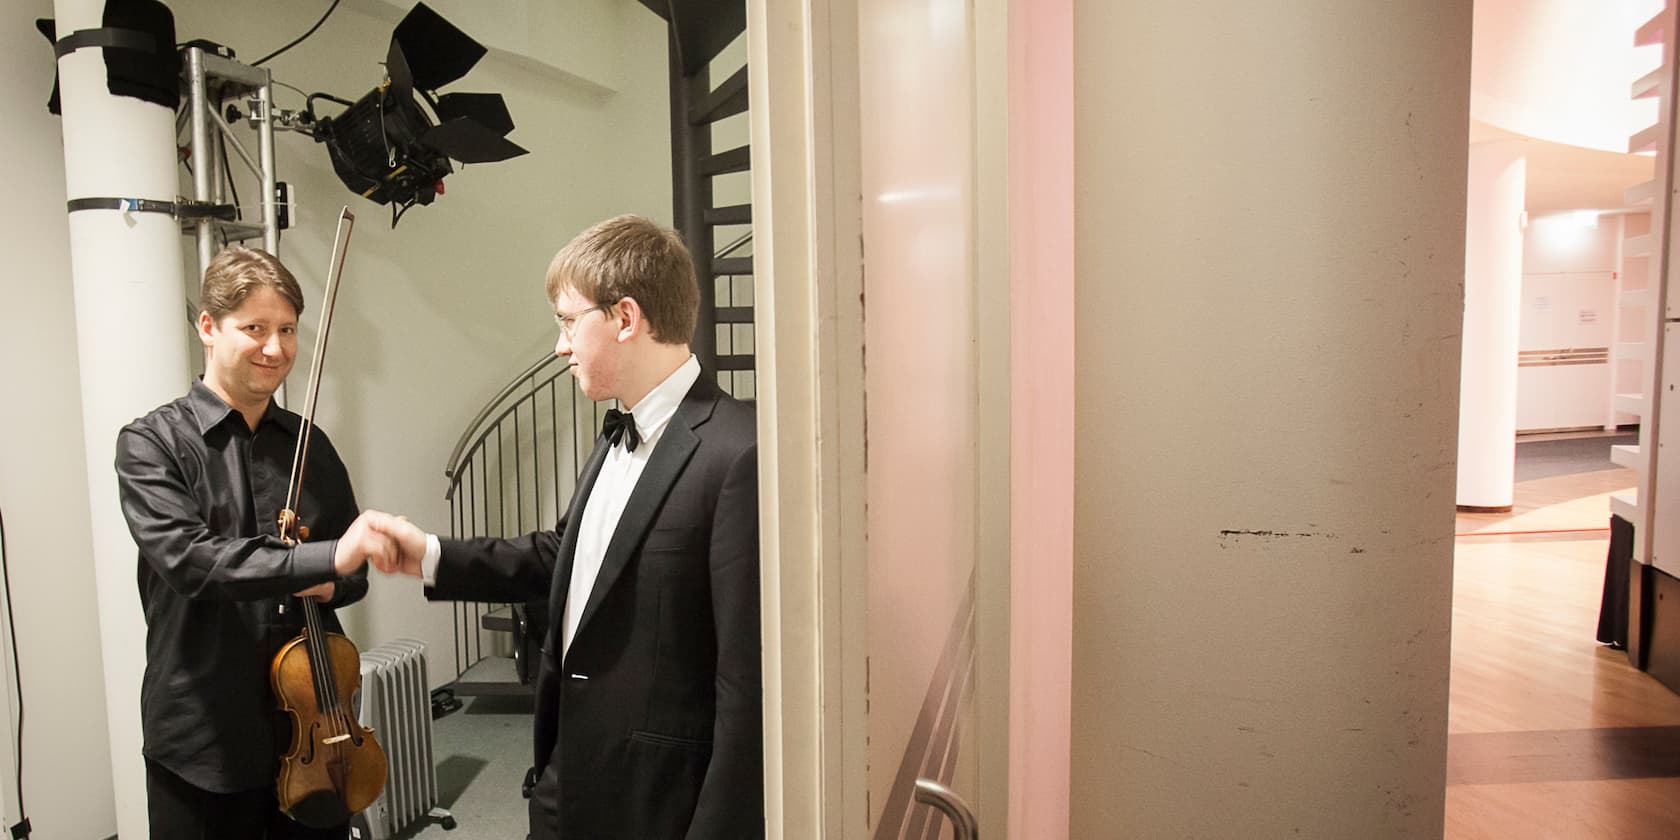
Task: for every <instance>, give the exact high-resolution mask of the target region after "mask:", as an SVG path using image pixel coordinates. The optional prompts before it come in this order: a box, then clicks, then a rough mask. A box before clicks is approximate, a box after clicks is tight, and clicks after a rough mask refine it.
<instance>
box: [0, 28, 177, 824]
mask: <svg viewBox="0 0 1680 840" xmlns="http://www.w3.org/2000/svg"><path fill="white" fill-rule="evenodd" d="M8 12H9V13H8V14H7V15H6V16H5V18H4V19H0V67H3V68H4V69H3V71H0V113H4V114H5V115H6V119H5V123H4V125H3V127H0V149H3V150H4V151H5V158H6V159H7V160H9V161H11V162H12V165H11V166H10V167H8V169H9V176H8V189H7V192H8V194H9V199H8V200H7V201H6V202H4V205H3V206H0V253H4V254H5V255H6V259H7V263H8V264H7V266H6V268H5V270H4V271H3V272H0V277H3V278H4V279H0V288H3V289H4V298H5V304H4V305H3V306H0V389H3V390H4V393H5V396H4V398H3V399H4V402H5V405H6V410H5V411H0V513H3V515H4V517H5V531H6V534H5V541H6V557H5V559H6V568H7V574H8V580H9V583H10V586H11V602H12V608H13V610H14V616H13V617H14V619H15V621H16V625H17V633H18V639H17V645H18V665H19V671H20V673H21V675H22V677H23V701H24V702H23V706H24V713H25V721H24V722H25V724H26V725H27V728H26V729H25V731H24V743H23V749H24V762H25V764H24V767H25V776H24V790H23V795H24V802H25V804H26V805H28V806H29V812H28V815H29V817H30V821H31V823H32V824H33V825H34V828H35V832H36V836H40V837H65V838H72V840H74V838H96V837H105V836H107V835H109V834H111V833H112V831H114V830H115V816H114V814H115V811H114V807H113V804H112V798H111V797H112V794H111V774H110V772H109V771H108V770H107V769H106V768H108V767H109V766H110V748H109V738H108V737H107V735H106V732H107V729H106V716H105V692H104V684H105V677H104V670H103V668H102V667H101V662H102V660H101V658H100V653H99V647H100V644H99V615H98V609H97V607H96V604H95V592H94V576H93V544H92V540H91V539H90V538H89V536H88V487H87V481H86V478H85V476H86V470H87V456H86V454H85V452H84V451H83V446H82V398H81V389H80V388H78V387H76V380H77V365H76V359H77V351H76V329H75V308H74V302H73V300H72V296H71V289H70V240H69V231H68V227H67V225H66V224H65V219H64V200H65V193H64V147H63V145H62V140H61V137H60V134H59V127H58V118H57V117H54V116H52V115H51V114H48V113H47V109H46V101H47V94H48V93H49V92H50V91H51V89H52V82H53V59H52V48H51V46H50V45H49V44H48V43H47V41H46V39H44V38H42V37H41V36H40V34H39V33H37V32H36V31H35V27H34V19H35V18H36V17H52V15H53V9H52V3H51V2H50V0H27V2H25V3H22V4H21V6H20V7H11V8H9V9H8ZM183 323H184V321H183ZM96 466H98V467H100V468H105V469H109V468H110V464H109V462H107V463H105V464H99V465H96ZM4 655H6V654H0V656H4ZM7 673H8V674H9V672H7ZM5 683H6V685H5V688H4V691H6V692H7V693H10V691H11V685H12V681H11V679H10V678H9V677H8V678H7V679H6V680H5ZM12 708H13V711H14V712H15V710H16V707H15V704H13V705H12ZM0 726H4V727H5V728H7V729H8V730H12V731H15V730H13V729H12V727H13V726H14V724H13V723H12V721H11V720H6V721H0ZM0 743H4V744H6V745H7V746H8V748H7V749H6V750H5V752H4V757H0V785H4V787H5V788H6V790H7V791H8V792H7V793H6V794H5V795H4V799H3V801H4V802H6V803H8V805H7V806H6V807H5V808H0V810H4V811H5V814H4V821H5V825H6V826H7V827H10V826H11V825H12V824H13V823H15V822H16V821H17V814H16V813H15V811H13V810H12V809H13V808H15V804H12V803H13V800H14V797H15V794H13V793H11V792H10V791H11V790H12V789H13V787H14V785H15V778H14V777H13V775H12V771H11V765H12V758H11V756H12V750H11V749H10V745H11V743H12V736H11V735H9V734H8V735H4V736H0Z"/></svg>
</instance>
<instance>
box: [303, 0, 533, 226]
mask: <svg viewBox="0 0 1680 840" xmlns="http://www.w3.org/2000/svg"><path fill="white" fill-rule="evenodd" d="M486 52H487V51H486V50H485V48H484V47H483V46H482V45H481V44H479V43H478V42H477V41H474V40H473V39H472V38H471V37H469V36H468V35H467V34H466V33H464V32H462V31H461V30H459V29H457V28H455V26H454V25H452V24H450V23H449V21H447V20H444V19H443V17H442V16H441V15H439V14H438V13H437V12H434V11H432V10H431V9H430V8H429V7H427V6H426V4H424V3H419V4H416V5H415V7H414V8H413V9H412V10H410V11H409V13H408V14H407V15H406V16H405V17H404V18H403V19H402V22H401V23H399V24H397V29H396V32H395V33H393V34H392V36H391V44H390V47H389V49H388V50H387V52H386V58H385V73H386V79H385V82H384V83H383V84H381V85H379V86H378V87H375V88H374V89H373V90H370V91H368V92H367V93H366V94H364V95H363V96H362V97H361V98H360V99H357V100H356V101H355V102H348V101H346V100H343V99H338V98H337V97H332V96H328V95H325V94H314V95H312V96H311V97H310V102H311V110H312V109H313V102H314V100H315V99H317V98H320V99H327V100H329V101H334V102H338V103H339V104H342V105H346V106H347V107H346V108H345V109H344V111H343V112H341V113H339V114H337V115H334V116H330V117H318V118H315V119H314V120H313V125H308V126H307V127H305V126H300V127H299V128H300V129H301V130H305V131H306V132H307V133H310V134H311V135H312V136H314V138H315V139H316V140H317V141H319V142H321V143H323V144H325V145H326V147H327V153H328V154H329V155H330V156H331V158H332V165H333V171H334V172H336V173H337V174H338V177H339V180H341V181H343V182H344V185H345V186H346V187H349V188H350V190H351V191H353V192H355V193H358V194H359V195H361V196H362V197H364V198H366V199H368V200H370V201H374V202H377V203H380V204H389V205H391V225H392V226H393V227H395V226H396V223H397V220H399V219H400V218H402V214H403V213H404V212H407V210H408V208H410V207H413V206H414V205H416V204H420V205H426V204H431V203H432V201H434V200H435V199H436V198H437V197H438V196H439V195H441V194H442V193H443V179H444V177H445V176H447V175H449V174H450V173H452V172H454V168H453V167H452V166H451V165H450V161H451V160H456V161H460V162H461V163H492V162H495V161H500V160H507V159H508V158H512V157H517V156H519V155H522V154H525V153H526V152H525V149H522V148H520V147H519V146H518V145H516V144H514V143H513V142H511V141H509V140H508V139H507V134H508V132H510V131H512V130H513V118H512V117H511V116H510V115H509V114H508V109H507V104H506V103H505V102H503V101H502V97H501V95H500V94H495V93H446V94H443V95H441V96H440V95H438V94H437V89H438V88H440V87H443V86H444V85H447V84H449V83H450V82H453V81H456V80H458V79H460V78H461V77H462V76H465V75H466V74H467V71H469V70H471V69H472V68H473V65H475V64H477V63H478V61H479V59H481V58H483V57H484V54H485V53H486ZM422 100H423V101H424V103H425V105H424V106H423V105H422V104H421V103H422ZM428 107H429V110H430V112H431V115H435V116H436V119H435V120H434V119H433V117H432V116H431V115H428V113H427V110H428ZM311 116H312V115H311Z"/></svg>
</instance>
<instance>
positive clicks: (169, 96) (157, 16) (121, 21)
mask: <svg viewBox="0 0 1680 840" xmlns="http://www.w3.org/2000/svg"><path fill="white" fill-rule="evenodd" d="M102 20H103V22H104V25H105V28H107V29H124V30H131V31H135V32H143V33H146V34H148V35H151V36H152V38H153V39H154V41H155V46H154V47H153V49H151V50H149V51H144V52H142V51H140V50H131V49H123V48H121V47H104V48H103V52H104V53H105V77H106V87H107V89H108V90H110V91H111V95H113V96H132V97H134V98H136V99H140V100H143V101H146V102H151V103H154V104H157V105H162V106H163V107H165V108H168V109H169V110H171V111H173V110H175V108H176V107H177V106H179V105H180V104H181V81H180V79H181V56H180V53H177V52H176V51H175V15H174V14H173V13H171V12H170V11H169V7H168V6H165V5H164V4H163V3H162V2H159V0H107V2H106V4H105V14H104V16H103V18H102ZM35 29H36V30H37V31H39V32H40V33H41V34H42V35H45V36H46V38H47V40H48V41H49V42H52V43H55V44H56V43H57V42H58V28H57V25H56V24H55V22H54V21H53V19H52V18H38V19H36V21H35ZM47 110H48V111H49V112H51V113H53V114H60V113H63V109H62V107H61V104H60V99H59V93H58V75H57V74H56V73H55V74H54V75H53V88H52V94H51V96H49V97H48V98H47Z"/></svg>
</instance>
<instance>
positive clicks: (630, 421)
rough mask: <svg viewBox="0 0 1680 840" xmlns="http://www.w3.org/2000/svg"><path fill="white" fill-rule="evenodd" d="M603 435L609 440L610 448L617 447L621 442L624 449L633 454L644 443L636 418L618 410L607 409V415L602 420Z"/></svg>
mask: <svg viewBox="0 0 1680 840" xmlns="http://www.w3.org/2000/svg"><path fill="white" fill-rule="evenodd" d="M601 434H602V435H605V436H606V438H607V445H608V446H616V445H617V444H618V442H619V441H623V442H624V448H625V449H628V450H630V451H631V452H635V451H636V447H637V446H638V445H640V444H641V442H642V433H641V432H638V431H636V418H634V417H631V416H630V412H628V411H619V410H618V409H616V408H609V409H607V415H606V416H605V417H603V418H601Z"/></svg>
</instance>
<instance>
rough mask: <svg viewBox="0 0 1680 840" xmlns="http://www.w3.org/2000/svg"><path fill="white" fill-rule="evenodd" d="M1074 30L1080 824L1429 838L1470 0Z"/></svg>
mask: <svg viewBox="0 0 1680 840" xmlns="http://www.w3.org/2000/svg"><path fill="white" fill-rule="evenodd" d="M1073 33H1074V35H1073V42H1074V43H1073V56H1074V126H1075V129H1074V132H1075V133H1074V137H1075V145H1074V150H1075V155H1074V167H1075V172H1076V173H1077V184H1078V187H1077V192H1076V194H1075V199H1074V201H1075V204H1074V216H1075V219H1074V230H1075V240H1074V246H1075V253H1074V267H1075V275H1076V276H1075V284H1074V291H1073V295H1072V297H1071V299H1066V300H1064V301H1063V302H1064V303H1065V307H1064V309H1065V313H1066V319H1067V321H1068V322H1069V323H1071V324H1072V325H1073V329H1074V335H1075V346H1074V371H1075V385H1076V387H1077V392H1076V395H1075V416H1074V422H1075V428H1076V429H1077V436H1076V437H1075V440H1074V450H1075V453H1076V457H1075V459H1074V569H1073V590H1072V598H1073V610H1072V612H1073V686H1072V710H1073V712H1072V714H1073V717H1072V732H1073V736H1074V740H1073V746H1072V759H1071V761H1072V774H1071V778H1072V805H1071V813H1070V830H1069V832H1068V835H1069V836H1070V837H1076V838H1088V837H1089V838H1107V837H1220V838H1225V837H1231V838H1247V837H1265V838H1282V837H1287V838H1303V840H1308V838H1318V839H1319V840H1331V839H1332V838H1349V837H1359V838H1371V840H1377V838H1426V837H1430V838H1439V837H1440V836H1441V832H1442V826H1443V822H1444V814H1445V801H1446V747H1447V681H1448V676H1449V671H1450V668H1449V662H1450V644H1449V641H1450V639H1449V630H1450V624H1451V615H1452V549H1453V545H1452V543H1453V482H1454V475H1455V468H1454V455H1455V446H1454V440H1453V432H1454V430H1455V429H1456V427H1457V422H1458V421H1457V417H1458V399H1457V392H1458V388H1457V385H1458V369H1459V334H1460V330H1461V321H1462V317H1461V316H1462V312H1463V296H1462V294H1461V290H1460V281H1461V278H1462V272H1463V267H1464V263H1463V253H1464V251H1463V249H1464V206H1465V205H1464V172H1465V157H1466V149H1467V146H1468V143H1469V137H1468V131H1469V120H1468V110H1469V93H1470V34H1471V8H1470V4H1468V3H1462V2H1458V0H1418V2H1410V3H1337V2H1328V0H1321V1H1320V2H1310V3H1212V2H1188V3H1160V2H1138V1H1137V0H1120V2H1116V0H1075V2H1074V26H1073ZM870 256H871V260H873V257H874V254H873V252H871V254H870ZM870 454H871V456H872V458H871V463H872V464H873V455H874V451H873V450H871V453H870Z"/></svg>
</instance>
